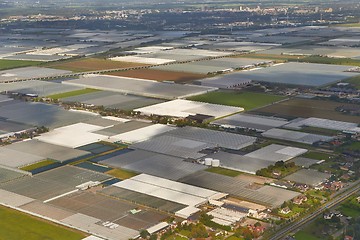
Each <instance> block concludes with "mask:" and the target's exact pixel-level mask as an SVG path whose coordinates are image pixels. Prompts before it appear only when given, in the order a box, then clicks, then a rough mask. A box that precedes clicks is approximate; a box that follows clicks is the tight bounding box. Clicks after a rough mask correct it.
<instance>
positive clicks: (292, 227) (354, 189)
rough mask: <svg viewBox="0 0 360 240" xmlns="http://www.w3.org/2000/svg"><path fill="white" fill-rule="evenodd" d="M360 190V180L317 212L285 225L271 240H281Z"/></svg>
mask: <svg viewBox="0 0 360 240" xmlns="http://www.w3.org/2000/svg"><path fill="white" fill-rule="evenodd" d="M358 191H360V180H358V181H356V182H355V183H353V184H352V185H351V186H349V187H348V188H346V189H343V190H342V191H341V192H339V193H338V194H337V195H336V196H335V197H334V198H333V199H331V200H330V201H329V202H327V203H326V205H323V206H322V207H321V208H319V209H318V210H316V211H315V212H313V213H311V214H310V215H307V216H306V217H304V218H302V219H300V220H298V221H296V222H294V223H292V224H291V225H289V226H287V227H285V228H284V229H281V230H280V231H278V232H277V233H276V234H275V235H273V236H272V237H271V238H270V240H279V239H283V238H284V237H286V236H287V235H288V234H289V233H291V232H295V231H296V230H298V229H299V228H300V227H301V226H303V225H305V224H306V223H308V222H310V221H312V220H314V219H315V218H317V217H318V216H320V215H321V214H322V213H323V212H324V211H325V210H326V209H328V208H332V207H334V206H336V205H338V204H339V203H341V202H343V201H344V200H346V199H347V198H348V197H350V196H351V195H353V194H354V193H356V192H358Z"/></svg>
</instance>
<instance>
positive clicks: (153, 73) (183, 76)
mask: <svg viewBox="0 0 360 240" xmlns="http://www.w3.org/2000/svg"><path fill="white" fill-rule="evenodd" d="M110 75H114V76H121V77H130V78H142V79H149V80H156V81H159V82H161V81H174V82H179V83H181V82H188V81H192V80H196V79H201V78H205V77H206V75H202V74H195V73H186V72H172V71H162V70H155V69H141V70H130V71H121V72H113V73H111V74H110Z"/></svg>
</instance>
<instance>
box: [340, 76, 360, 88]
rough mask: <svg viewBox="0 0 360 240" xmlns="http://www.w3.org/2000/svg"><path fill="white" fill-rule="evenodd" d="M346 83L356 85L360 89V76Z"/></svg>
mask: <svg viewBox="0 0 360 240" xmlns="http://www.w3.org/2000/svg"><path fill="white" fill-rule="evenodd" d="M344 82H348V83H350V84H352V85H354V86H355V87H356V88H357V89H360V76H355V77H351V78H348V79H346V80H345V81H344Z"/></svg>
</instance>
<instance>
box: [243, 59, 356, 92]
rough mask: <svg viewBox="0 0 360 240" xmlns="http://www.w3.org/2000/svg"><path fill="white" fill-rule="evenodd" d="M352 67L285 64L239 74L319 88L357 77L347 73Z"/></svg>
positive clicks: (260, 80) (276, 82)
mask: <svg viewBox="0 0 360 240" xmlns="http://www.w3.org/2000/svg"><path fill="white" fill-rule="evenodd" d="M351 68H352V66H342V65H325V64H314V63H295V62H291V63H284V64H278V65H274V66H272V67H267V68H261V69H257V70H253V71H244V72H240V73H239V77H242V78H247V79H251V80H253V81H258V82H266V83H275V84H287V85H300V86H309V87H319V86H324V85H328V84H331V83H335V82H338V81H341V80H344V79H346V78H349V77H353V76H356V75H357V73H353V72H346V71H347V70H349V69H351Z"/></svg>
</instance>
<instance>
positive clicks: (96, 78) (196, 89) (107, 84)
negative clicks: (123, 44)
mask: <svg viewBox="0 0 360 240" xmlns="http://www.w3.org/2000/svg"><path fill="white" fill-rule="evenodd" d="M63 83H64V84H68V85H73V86H78V87H89V88H95V89H99V90H105V91H112V92H120V93H123V94H133V95H139V96H145V97H153V98H161V99H175V98H186V97H190V96H194V95H200V94H204V93H207V92H210V91H215V90H216V88H210V87H202V86H195V85H180V84H173V83H161V82H157V81H151V80H144V79H138V78H128V77H116V76H109V75H87V76H85V77H82V78H80V79H74V80H69V81H63Z"/></svg>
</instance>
